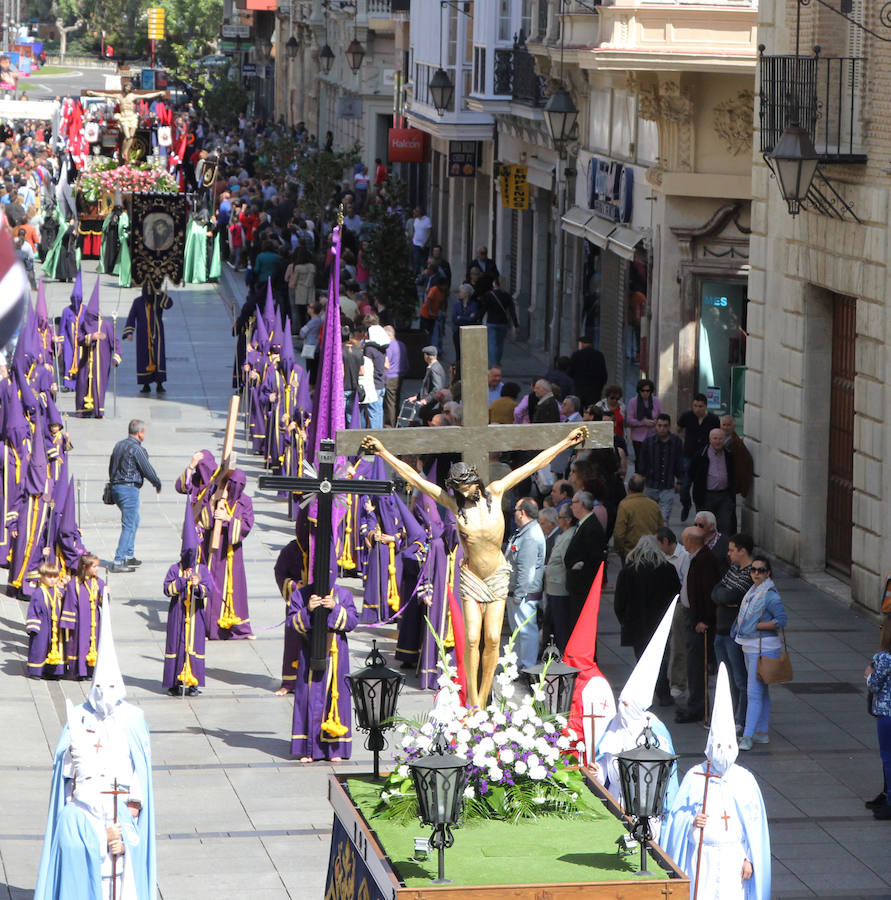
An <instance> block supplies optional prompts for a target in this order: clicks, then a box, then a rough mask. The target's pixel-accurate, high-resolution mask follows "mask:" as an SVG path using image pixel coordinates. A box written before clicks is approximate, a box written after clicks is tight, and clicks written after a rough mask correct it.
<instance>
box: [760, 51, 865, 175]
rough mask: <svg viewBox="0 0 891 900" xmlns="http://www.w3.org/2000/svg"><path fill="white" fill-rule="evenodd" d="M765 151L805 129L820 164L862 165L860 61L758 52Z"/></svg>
mask: <svg viewBox="0 0 891 900" xmlns="http://www.w3.org/2000/svg"><path fill="white" fill-rule="evenodd" d="M758 50H759V58H758V70H759V75H760V83H761V90H760V93H759V101H760V104H759V106H760V109H759V116H760V124H761V152H762V153H769V152H770V151H772V150H773V149H774V147H775V146H776V144H777V141H778V140H779V138H780V135H781V134H782V133H783V131H784V130H785V128H786V127H787V126H788V125H791V124H797V125H799V126H800V127H801V128H803V129H804V130H805V131H806V132H807V133H808V135H810V138H811V140H812V141H813V142H814V146H815V147H816V149H817V153H818V154H819V156H820V162H821V163H834V164H862V163H865V162H866V161H867V156H866V154H865V153H864V152H863V148H862V146H861V142H860V135H861V123H860V97H861V94H862V91H863V64H864V62H865V60H864V59H863V58H861V57H855V56H821V55H820V48H819V47H815V48H814V55H813V56H794V55H781V56H768V55H766V54H765V53H764V45H763V44H761V45H760V46H759V48H758Z"/></svg>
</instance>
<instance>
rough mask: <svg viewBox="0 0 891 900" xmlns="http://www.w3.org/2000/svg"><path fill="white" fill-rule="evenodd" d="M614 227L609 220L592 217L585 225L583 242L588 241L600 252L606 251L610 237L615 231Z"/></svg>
mask: <svg viewBox="0 0 891 900" xmlns="http://www.w3.org/2000/svg"><path fill="white" fill-rule="evenodd" d="M615 228H616V225H615V223H614V222H610V221H609V219H601V218H600V216H592V217H591V219H590V220H589V221H588V224H587V225H585V240H586V241H590V242H591V243H592V244H594V245H595V246H596V247H600V249H601V250H606V245H607V243H608V242H609V240H610V235H612V233H613V231H615Z"/></svg>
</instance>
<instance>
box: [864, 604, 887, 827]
mask: <svg viewBox="0 0 891 900" xmlns="http://www.w3.org/2000/svg"><path fill="white" fill-rule="evenodd" d="M865 675H866V686H867V687H868V688H869V689H870V690H871V691H872V693H873V698H872V711H873V715H875V716H876V727H877V728H878V731H879V754H880V755H881V757H882V766H883V767H884V769H885V790H886V791H887V787H888V785H889V784H891V616H888V617H886V619H885V621H884V623H883V624H882V649H881V650H880V651H879V652H878V653H876V655H875V656H874V657H873V658H872V663H870V665H869V666H868V667H867V669H866V672H865ZM876 799H877V800H878V797H877V798H876ZM867 805H868V806H869V805H871V804H867ZM872 814H873V815H874V816H875V817H876V818H877V819H891V803H889V802H888V795H887V793H885V795H884V802H883V803H882V804H881V805H877V806H875V808H874V809H873V811H872Z"/></svg>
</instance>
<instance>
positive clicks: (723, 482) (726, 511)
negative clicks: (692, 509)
mask: <svg viewBox="0 0 891 900" xmlns="http://www.w3.org/2000/svg"><path fill="white" fill-rule="evenodd" d="M725 441H726V438H725V435H724V432H723V431H721V429H720V428H713V429H712V430H711V431H710V432H709V436H708V446H707V447H704V448H703V449H702V450H701V451H700V452H699V453H698V454H697V455H696V456H694V457H693V461H692V463H691V465H690V480H691V481H692V482H693V502H694V503H695V504H696V511H697V512H699V511H700V510H703V509H705V510H708V511H709V512H710V513H713V514H714V516H715V519H716V520H717V524H718V531H720V532H721V533H722V534H732V533H733V532H732V530H731V525H732V524H733V516H734V514H735V512H736V494H735V493H734V484H735V481H734V468H733V462H734V461H733V454H732V453H731V452H730V450H728V449H727V447H725Z"/></svg>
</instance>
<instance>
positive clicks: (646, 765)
mask: <svg viewBox="0 0 891 900" xmlns="http://www.w3.org/2000/svg"><path fill="white" fill-rule="evenodd" d="M677 758H678V757H677V755H676V754H674V753H667V752H666V751H665V750H660V749H659V740H658V738H657V737H656V736H655V735H654V734H653V731H652V729H651V728H650V726H649V725H647V726H646V728H644V730H643V731H642V732H641V736H640V737H639V738H638V745H637V746H636V747H635V748H634V749H633V750H627V751H626V752H625V753H619V754H617V755H616V762H617V763H618V766H619V781H620V782H621V784H622V796H623V797H624V798H625V811H626V812H627V813H628V815H629V816H631V817H633V818H634V819H636V823H635V825H634V827H633V828H632V829H631V834H632V836H633V837H634V838H635V839H636V840H637V841H638V843H639V844H640V871H639V872H635V873H634V874H635V875H643V876H646V875H649V873H648V872H647V841H649V839H650V838H651V837H652V830H651V828H650V817H652V816H660V815H661V814H662V804H663V802H664V801H665V790H666V788H667V787H668V779H669V778H670V777H671V770H672V768H673V766H674V764H675V762H676V761H677Z"/></svg>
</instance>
